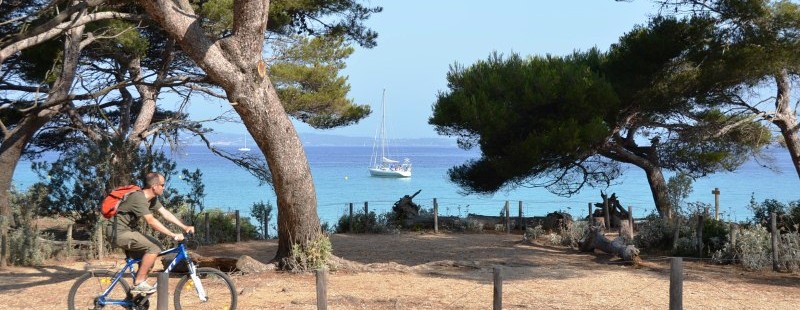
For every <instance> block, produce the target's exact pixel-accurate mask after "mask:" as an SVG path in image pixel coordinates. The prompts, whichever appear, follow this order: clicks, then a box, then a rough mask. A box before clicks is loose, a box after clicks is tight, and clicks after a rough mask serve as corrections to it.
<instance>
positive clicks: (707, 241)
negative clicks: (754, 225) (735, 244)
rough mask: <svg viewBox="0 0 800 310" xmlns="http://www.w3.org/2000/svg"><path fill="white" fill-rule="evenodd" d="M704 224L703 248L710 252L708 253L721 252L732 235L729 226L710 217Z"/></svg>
mask: <svg viewBox="0 0 800 310" xmlns="http://www.w3.org/2000/svg"><path fill="white" fill-rule="evenodd" d="M703 224H704V226H703V247H704V250H707V251H708V252H706V253H714V252H716V251H719V250H721V249H722V248H723V247H724V246H725V242H727V240H728V238H729V235H730V233H729V229H728V224H726V223H725V222H722V221H717V220H715V219H713V218H710V217H709V218H706V219H705V220H704V223H703ZM704 252H705V251H704Z"/></svg>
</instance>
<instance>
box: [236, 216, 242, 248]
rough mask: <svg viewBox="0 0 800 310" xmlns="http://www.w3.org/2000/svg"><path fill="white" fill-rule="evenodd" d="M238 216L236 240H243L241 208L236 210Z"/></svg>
mask: <svg viewBox="0 0 800 310" xmlns="http://www.w3.org/2000/svg"><path fill="white" fill-rule="evenodd" d="M235 216H236V242H241V241H242V226H241V225H240V224H239V210H236V211H235Z"/></svg>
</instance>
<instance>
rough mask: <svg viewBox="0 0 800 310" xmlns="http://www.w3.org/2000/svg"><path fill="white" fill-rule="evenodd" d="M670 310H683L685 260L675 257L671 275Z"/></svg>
mask: <svg viewBox="0 0 800 310" xmlns="http://www.w3.org/2000/svg"><path fill="white" fill-rule="evenodd" d="M669 310H683V258H681V257H673V258H672V263H671V266H670V273H669Z"/></svg>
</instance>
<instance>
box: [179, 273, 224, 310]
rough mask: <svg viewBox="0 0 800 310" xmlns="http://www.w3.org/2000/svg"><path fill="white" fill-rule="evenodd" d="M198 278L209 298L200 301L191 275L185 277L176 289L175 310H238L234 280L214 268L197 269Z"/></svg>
mask: <svg viewBox="0 0 800 310" xmlns="http://www.w3.org/2000/svg"><path fill="white" fill-rule="evenodd" d="M197 277H198V278H199V279H200V283H201V284H202V286H203V289H204V290H205V292H206V296H208V300H206V301H202V300H200V296H198V294H197V287H196V285H195V283H194V281H192V278H191V277H190V276H189V275H185V276H183V277H182V278H181V279H180V281H178V285H177V286H176V287H175V310H181V309H216V310H235V309H236V287H235V286H234V285H233V280H231V278H230V277H229V276H228V275H227V274H225V273H224V272H222V271H219V270H218V269H214V268H205V267H204V268H197Z"/></svg>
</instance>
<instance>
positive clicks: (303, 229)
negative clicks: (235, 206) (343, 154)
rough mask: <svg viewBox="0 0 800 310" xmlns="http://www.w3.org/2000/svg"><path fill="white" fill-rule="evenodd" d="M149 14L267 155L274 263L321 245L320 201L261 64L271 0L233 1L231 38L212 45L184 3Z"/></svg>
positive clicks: (165, 4) (165, 3) (159, 5)
mask: <svg viewBox="0 0 800 310" xmlns="http://www.w3.org/2000/svg"><path fill="white" fill-rule="evenodd" d="M139 3H140V4H141V5H142V6H143V7H144V8H145V9H146V11H147V13H148V14H149V15H150V16H151V17H152V18H153V19H154V20H155V21H156V22H157V23H159V24H160V25H161V27H162V29H164V30H165V31H166V32H167V33H169V35H170V36H172V37H173V38H174V39H175V40H176V41H177V42H178V43H179V45H180V46H181V48H182V49H183V50H184V51H185V52H186V54H187V55H189V57H190V58H191V59H192V60H194V62H195V63H197V65H198V66H200V67H201V68H203V70H204V71H205V72H206V73H207V74H208V76H209V78H211V80H212V81H213V82H214V83H216V84H218V85H220V86H221V87H222V88H223V89H224V90H225V93H226V95H227V96H228V100H229V101H230V102H231V104H232V105H233V106H234V109H235V110H236V112H237V113H238V114H239V116H241V118H242V121H243V122H244V124H245V126H246V127H247V130H248V132H250V134H251V135H252V136H253V138H254V139H255V141H256V144H257V145H258V147H259V149H261V151H262V152H263V153H264V156H265V157H266V159H267V164H268V165H269V169H270V172H271V173H272V181H273V184H272V185H273V187H274V188H275V194H276V196H277V198H278V252H277V253H276V255H275V259H276V260H283V259H284V258H288V257H290V256H291V254H292V253H291V250H292V245H294V244H298V245H300V247H301V248H306V246H307V245H308V244H309V241H312V240H316V239H318V238H319V237H320V236H321V235H322V232H321V230H320V223H319V217H318V216H317V197H316V193H315V190H314V183H313V181H312V179H311V169H310V167H309V165H308V160H307V158H306V155H305V151H304V150H303V146H302V144H301V143H300V139H299V137H298V136H297V132H296V131H295V129H294V126H293V125H292V123H291V121H290V120H289V117H288V115H287V114H286V112H285V110H284V109H283V106H282V104H281V102H280V100H279V99H278V95H277V92H276V91H275V88H274V87H273V85H272V83H271V82H270V80H269V78H268V77H267V76H266V68H264V62H263V60H262V55H261V53H262V50H263V44H264V33H265V31H266V25H267V15H268V14H267V13H268V10H269V1H268V0H238V1H234V14H233V16H234V22H233V31H232V35H231V36H229V37H226V38H224V39H220V40H217V39H212V38H209V37H207V36H206V35H205V33H204V31H203V30H202V29H201V28H200V23H201V22H200V20H199V19H198V15H196V14H195V12H194V10H193V8H192V6H191V4H190V3H189V2H188V1H186V0H157V1H153V0H140V1H139Z"/></svg>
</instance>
